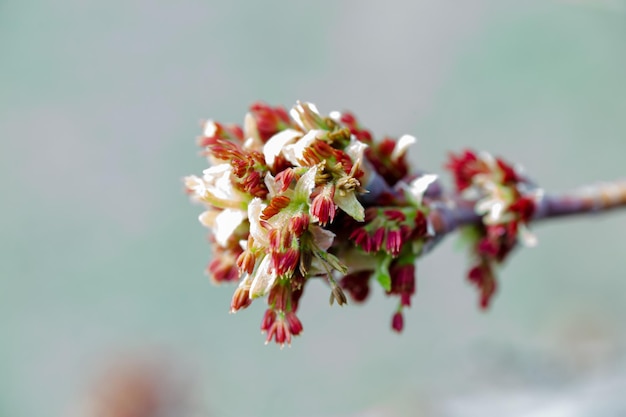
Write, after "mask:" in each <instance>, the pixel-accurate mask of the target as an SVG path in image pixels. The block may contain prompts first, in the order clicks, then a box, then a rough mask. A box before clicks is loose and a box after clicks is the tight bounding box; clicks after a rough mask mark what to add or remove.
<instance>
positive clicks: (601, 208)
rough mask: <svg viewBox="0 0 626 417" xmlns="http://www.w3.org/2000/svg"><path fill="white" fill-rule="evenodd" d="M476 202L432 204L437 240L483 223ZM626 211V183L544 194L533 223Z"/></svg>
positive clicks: (430, 215)
mask: <svg viewBox="0 0 626 417" xmlns="http://www.w3.org/2000/svg"><path fill="white" fill-rule="evenodd" d="M474 203H475V202H473V201H468V200H462V199H458V198H453V199H449V200H447V201H446V200H439V201H432V202H430V207H431V212H430V214H429V216H428V219H429V221H430V223H431V225H432V227H433V231H434V232H435V236H436V237H437V238H440V237H443V236H444V235H446V234H448V233H450V232H453V231H454V230H456V229H457V228H459V227H461V226H467V225H471V224H480V222H481V217H480V216H479V215H477V214H476V213H475V212H474V209H473V207H474ZM618 208H626V180H619V181H615V182H611V183H603V184H598V185H596V186H587V187H583V188H579V189H576V190H574V191H572V192H570V193H566V194H560V195H544V196H543V197H542V198H541V199H540V200H539V202H538V203H537V208H536V210H535V215H534V216H533V221H537V220H546V219H552V218H556V217H563V216H572V215H578V214H589V213H600V212H605V211H609V210H613V209H618Z"/></svg>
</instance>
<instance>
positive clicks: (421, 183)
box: [407, 174, 437, 204]
mask: <svg viewBox="0 0 626 417" xmlns="http://www.w3.org/2000/svg"><path fill="white" fill-rule="evenodd" d="M435 181H437V175H435V174H426V175H422V176H421V177H419V178H416V179H414V180H413V181H411V183H410V184H409V187H408V190H407V191H408V192H409V197H410V198H411V199H412V200H413V201H415V202H416V203H417V204H421V203H422V198H423V197H424V193H426V190H427V189H428V187H429V186H430V184H432V183H433V182H435Z"/></svg>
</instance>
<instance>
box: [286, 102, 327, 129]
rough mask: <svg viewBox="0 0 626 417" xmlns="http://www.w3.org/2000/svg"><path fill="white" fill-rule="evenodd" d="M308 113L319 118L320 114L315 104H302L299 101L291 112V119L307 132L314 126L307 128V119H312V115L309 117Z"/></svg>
mask: <svg viewBox="0 0 626 417" xmlns="http://www.w3.org/2000/svg"><path fill="white" fill-rule="evenodd" d="M308 112H311V113H313V114H315V115H316V116H317V117H319V115H320V113H319V111H318V110H317V107H316V106H315V104H313V103H308V102H304V103H302V102H300V101H298V102H297V103H296V105H295V106H294V107H292V108H291V110H289V115H290V116H291V118H292V119H293V120H294V121H295V122H296V123H297V124H298V126H300V128H302V130H304V131H307V130H309V129H310V128H312V127H313V126H307V119H308V118H311V116H310V115H307V113H308Z"/></svg>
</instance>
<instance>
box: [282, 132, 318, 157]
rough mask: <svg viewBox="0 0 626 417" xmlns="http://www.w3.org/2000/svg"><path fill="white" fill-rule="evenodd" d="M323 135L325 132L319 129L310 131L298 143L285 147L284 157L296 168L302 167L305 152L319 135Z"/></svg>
mask: <svg viewBox="0 0 626 417" xmlns="http://www.w3.org/2000/svg"><path fill="white" fill-rule="evenodd" d="M323 133H324V131H323V130H319V129H312V130H309V131H308V132H307V133H306V134H305V135H304V136H302V137H301V138H300V139H298V141H297V142H296V143H294V144H291V145H287V146H285V150H284V151H283V155H284V156H285V158H287V160H288V161H289V162H291V163H292V164H294V165H295V166H301V161H302V154H303V153H304V150H305V149H306V148H308V147H309V146H311V144H312V143H313V142H315V140H316V139H317V135H318V134H323Z"/></svg>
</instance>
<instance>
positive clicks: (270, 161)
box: [263, 129, 302, 166]
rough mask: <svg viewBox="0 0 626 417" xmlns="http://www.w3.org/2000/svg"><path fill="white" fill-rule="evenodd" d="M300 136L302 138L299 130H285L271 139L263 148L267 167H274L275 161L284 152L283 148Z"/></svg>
mask: <svg viewBox="0 0 626 417" xmlns="http://www.w3.org/2000/svg"><path fill="white" fill-rule="evenodd" d="M300 136H302V133H301V132H298V131H297V130H294V129H285V130H281V131H280V132H278V133H276V134H275V135H274V136H272V137H271V138H269V140H268V141H267V143H265V146H263V155H264V156H265V162H266V163H267V165H269V166H272V165H274V160H275V159H276V157H277V156H278V155H279V154H280V152H281V151H282V150H283V147H284V146H285V145H287V144H288V143H291V142H293V141H294V140H296V138H298V137H300Z"/></svg>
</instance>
